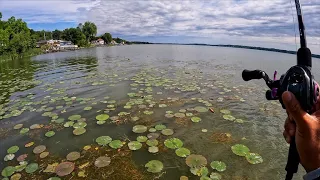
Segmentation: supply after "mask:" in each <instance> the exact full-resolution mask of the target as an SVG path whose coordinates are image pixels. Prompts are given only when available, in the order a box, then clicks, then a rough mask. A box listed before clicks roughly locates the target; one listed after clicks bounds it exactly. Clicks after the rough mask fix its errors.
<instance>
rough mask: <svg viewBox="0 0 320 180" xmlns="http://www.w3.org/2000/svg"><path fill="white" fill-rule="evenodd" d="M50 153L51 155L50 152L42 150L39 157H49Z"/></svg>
mask: <svg viewBox="0 0 320 180" xmlns="http://www.w3.org/2000/svg"><path fill="white" fill-rule="evenodd" d="M48 155H49V152H42V153H41V154H40V155H39V157H40V158H41V159H43V158H45V157H47V156H48Z"/></svg>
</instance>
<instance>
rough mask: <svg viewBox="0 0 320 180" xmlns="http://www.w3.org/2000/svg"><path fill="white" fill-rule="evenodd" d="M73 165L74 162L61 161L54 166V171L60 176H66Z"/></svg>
mask: <svg viewBox="0 0 320 180" xmlns="http://www.w3.org/2000/svg"><path fill="white" fill-rule="evenodd" d="M74 167H75V166H74V163H72V162H62V163H60V164H59V165H58V166H57V167H56V169H55V173H56V174H57V175H58V176H60V177H61V176H66V175H69V174H71V173H72V171H73V170H74Z"/></svg>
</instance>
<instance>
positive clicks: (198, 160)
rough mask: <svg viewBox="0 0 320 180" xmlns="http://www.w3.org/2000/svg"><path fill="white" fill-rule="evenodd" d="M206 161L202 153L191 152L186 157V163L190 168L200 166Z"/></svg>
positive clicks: (205, 163) (204, 164)
mask: <svg viewBox="0 0 320 180" xmlns="http://www.w3.org/2000/svg"><path fill="white" fill-rule="evenodd" d="M207 163H208V162H207V159H206V158H205V157H203V156H202V155H196V154H191V155H189V156H188V157H187V158H186V164H187V165H188V166H189V167H191V168H201V167H204V166H206V165H207Z"/></svg>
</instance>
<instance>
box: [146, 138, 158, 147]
mask: <svg viewBox="0 0 320 180" xmlns="http://www.w3.org/2000/svg"><path fill="white" fill-rule="evenodd" d="M158 144H159V142H158V140H156V139H149V140H147V145H148V146H157V145H158Z"/></svg>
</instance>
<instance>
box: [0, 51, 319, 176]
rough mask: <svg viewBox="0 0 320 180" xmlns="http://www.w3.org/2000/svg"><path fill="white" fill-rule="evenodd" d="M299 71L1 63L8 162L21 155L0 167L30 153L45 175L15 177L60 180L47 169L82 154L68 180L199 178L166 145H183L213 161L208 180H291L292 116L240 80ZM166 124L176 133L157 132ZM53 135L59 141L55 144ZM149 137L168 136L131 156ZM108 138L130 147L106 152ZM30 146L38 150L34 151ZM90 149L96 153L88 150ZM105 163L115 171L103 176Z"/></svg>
mask: <svg viewBox="0 0 320 180" xmlns="http://www.w3.org/2000/svg"><path fill="white" fill-rule="evenodd" d="M294 63H295V57H294V56H293V55H288V54H280V53H273V52H264V51H254V50H245V49H230V48H217V47H202V46H171V45H135V46H121V47H108V48H105V47H99V48H92V49H85V50H81V51H74V52H64V53H55V54H46V55H40V56H37V57H35V58H33V59H32V60H31V59H23V60H16V61H12V62H7V63H2V64H0V73H1V79H0V87H1V91H0V92H1V96H0V99H1V101H2V103H3V104H2V105H1V111H0V113H1V114H0V118H1V119H2V120H1V121H0V138H1V141H0V146H1V149H0V157H1V158H4V157H5V156H6V155H7V154H8V153H9V152H7V149H8V148H10V147H11V146H14V145H16V146H18V147H19V150H18V152H14V154H15V159H13V160H11V161H10V160H9V161H0V169H1V171H2V169H3V168H5V167H7V166H13V167H14V166H17V165H18V162H17V160H16V158H17V157H19V156H20V155H22V154H28V157H27V158H26V161H27V162H28V163H29V164H31V163H37V164H38V165H39V166H40V167H39V168H37V169H36V171H35V172H34V173H30V174H29V173H26V172H25V170H22V171H21V172H16V173H20V174H22V175H23V177H25V178H31V177H33V178H35V179H47V178H50V177H54V176H56V174H55V173H53V172H51V173H50V172H47V173H46V170H47V169H46V168H47V167H48V164H50V165H52V164H54V163H61V162H63V161H67V160H66V156H67V154H68V153H70V152H72V151H76V152H80V153H81V157H80V158H79V159H78V160H75V161H74V164H75V167H76V168H75V170H74V174H73V175H67V176H64V177H62V179H70V178H71V177H73V179H79V178H84V177H85V178H87V179H154V178H158V179H179V178H180V176H183V175H184V176H188V177H189V179H199V178H200V177H198V176H196V175H194V174H192V173H191V172H190V168H189V167H188V166H187V164H186V162H185V161H186V159H185V158H184V157H179V156H177V155H176V153H175V150H174V149H170V147H168V146H166V145H165V144H164V141H165V140H166V139H170V138H173V137H175V138H179V139H180V140H181V141H182V142H183V147H184V148H187V149H189V150H190V152H191V154H198V155H202V156H204V157H205V158H206V160H207V168H208V169H209V174H208V175H207V176H208V177H209V176H210V174H211V172H214V173H219V174H220V175H221V176H222V178H223V179H283V177H284V174H285V171H284V166H285V163H286V154H287V150H288V146H287V145H286V144H285V142H284V140H283V139H282V135H281V134H282V130H283V128H282V124H283V121H284V119H285V114H284V111H283V110H282V109H281V106H280V104H279V103H278V102H268V101H266V100H265V99H264V91H265V88H264V87H266V86H265V85H264V84H263V82H260V81H253V82H243V81H242V80H241V76H240V74H241V71H242V70H243V69H244V68H247V69H259V68H260V69H264V70H265V71H266V72H268V73H272V72H273V70H275V69H274V68H275V67H276V68H279V69H276V70H278V71H279V72H285V70H287V68H288V67H289V66H291V65H293V64H294ZM317 63H318V62H315V63H314V64H317ZM318 76H319V75H318V74H316V78H317V77H318ZM210 108H211V110H210V111H209V109H210ZM221 110H222V111H221ZM226 110H228V111H226ZM213 112H214V113H213ZM101 114H105V115H103V116H100V117H99V118H98V117H97V119H100V121H99V120H97V119H96V116H97V115H101ZM195 117H196V118H195ZM192 118H193V120H191V119H192ZM101 119H102V120H101ZM193 121H194V122H193ZM197 121H199V122H197ZM17 124H22V125H17ZM159 124H162V125H164V126H165V128H168V129H171V130H173V134H172V135H169V136H166V135H164V134H166V133H163V132H162V133H161V130H157V129H154V127H155V126H156V125H159ZM135 125H143V126H141V127H144V126H146V127H147V132H144V131H143V133H141V134H137V133H134V132H132V128H133V126H135ZM19 126H22V127H19ZM139 127H140V126H139ZM171 130H169V132H171ZM50 131H54V132H55V133H53V134H54V135H53V136H52V137H48V136H50V133H51V132H50ZM47 132H50V133H47ZM150 132H153V134H149V133H150ZM46 133H47V136H46ZM75 134H81V135H75ZM169 134H171V133H169ZM147 135H149V138H154V136H156V137H157V136H159V137H157V138H156V139H157V141H158V144H154V145H153V146H157V147H158V148H157V149H158V151H159V152H156V153H150V152H148V149H149V148H148V144H149V145H150V143H151V144H152V143H154V142H153V141H152V142H151V141H149V142H147V143H145V142H142V147H141V149H139V150H136V151H131V150H130V149H129V148H128V145H127V144H128V143H129V142H131V141H136V139H137V137H138V136H147ZM100 136H110V137H111V138H112V139H113V140H121V142H123V144H121V143H120V144H117V141H114V142H112V144H113V145H109V146H108V145H106V146H99V145H98V144H97V142H96V138H98V137H100ZM30 142H34V143H35V145H33V146H31V147H30V148H26V147H25V145H26V144H28V143H30ZM235 144H243V145H245V146H247V147H248V148H249V149H250V152H252V153H257V154H259V155H261V156H262V159H263V163H261V164H254V165H253V164H250V163H248V161H247V160H246V158H245V157H240V156H237V155H235V154H234V153H233V152H232V151H231V147H232V146H234V145H235ZM38 145H45V146H46V151H47V152H49V155H48V156H47V157H45V158H43V159H42V158H40V157H39V155H38V154H34V153H33V152H32V151H33V149H34V147H36V146H38ZM87 145H90V146H91V148H90V149H86V148H85V149H86V150H83V147H85V146H87ZM110 146H111V147H115V148H116V149H112V148H111V147H110ZM121 146H122V147H121ZM153 150H154V149H153ZM105 155H107V156H109V157H110V160H111V163H110V164H109V165H108V166H107V167H103V168H97V167H95V166H96V163H95V161H96V159H97V158H98V157H99V156H105ZM9 159H10V158H9ZM6 160H8V156H7V159H6ZM150 160H159V161H161V162H162V163H163V166H164V167H163V169H160V170H161V172H159V173H155V174H153V173H150V172H148V171H147V168H145V167H144V166H145V164H146V163H147V162H148V161H150ZM212 161H222V162H224V163H225V164H226V170H225V171H223V172H218V171H217V170H213V169H212V168H211V167H210V163H211V162H212ZM29 168H30V167H29ZM197 168H198V169H200V167H197ZM301 169H302V168H300V171H301V172H299V175H297V176H296V178H297V179H299V178H298V177H300V178H301V175H303V173H304V172H303V170H301ZM43 170H45V171H43ZM15 171H17V170H15ZM28 171H29V170H28ZM149 171H150V170H149ZM193 172H194V173H195V174H197V175H200V174H201V173H203V172H202V171H201V173H200V171H198V172H195V169H193ZM199 173H200V174H199ZM202 175H206V174H202Z"/></svg>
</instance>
